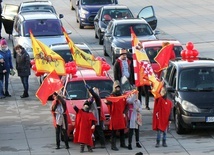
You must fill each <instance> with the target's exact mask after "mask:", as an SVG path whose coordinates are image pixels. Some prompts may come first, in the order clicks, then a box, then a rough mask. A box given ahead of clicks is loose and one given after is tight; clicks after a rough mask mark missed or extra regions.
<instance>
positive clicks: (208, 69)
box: [161, 58, 214, 134]
mask: <svg viewBox="0 0 214 155" xmlns="http://www.w3.org/2000/svg"><path fill="white" fill-rule="evenodd" d="M161 78H162V79H163V81H164V83H165V84H166V88H167V98H169V99H170V100H171V101H172V103H173V105H174V107H173V116H174V123H175V130H176V132H177V133H178V134H183V133H186V132H188V131H191V130H192V129H197V128H210V127H211V128H213V127H214V112H213V111H214V110H213V101H214V59H211V58H199V60H194V61H193V62H188V61H184V60H181V59H176V60H171V61H170V63H169V66H168V68H167V69H165V70H164V71H163V72H162V76H161Z"/></svg>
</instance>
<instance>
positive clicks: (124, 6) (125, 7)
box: [102, 5, 129, 9]
mask: <svg viewBox="0 0 214 155" xmlns="http://www.w3.org/2000/svg"><path fill="white" fill-rule="evenodd" d="M102 8H103V9H129V8H128V6H126V5H105V6H103V7H102Z"/></svg>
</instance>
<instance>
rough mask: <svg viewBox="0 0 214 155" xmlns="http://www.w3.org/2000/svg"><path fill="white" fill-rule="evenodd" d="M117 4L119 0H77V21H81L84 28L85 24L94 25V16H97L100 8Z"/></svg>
mask: <svg viewBox="0 0 214 155" xmlns="http://www.w3.org/2000/svg"><path fill="white" fill-rule="evenodd" d="M71 2H72V1H71ZM115 4H118V1H117V0H102V1H101V0H93V1H88V0H77V1H76V8H75V12H76V21H77V23H79V28H80V29H83V28H84V26H94V17H95V16H96V14H97V12H98V10H99V9H100V8H101V7H102V6H104V5H115ZM72 5H73V3H72Z"/></svg>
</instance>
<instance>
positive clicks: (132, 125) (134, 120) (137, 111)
mask: <svg viewBox="0 0 214 155" xmlns="http://www.w3.org/2000/svg"><path fill="white" fill-rule="evenodd" d="M126 101H127V103H128V120H129V126H128V127H129V136H128V149H129V150H132V136H133V134H134V132H135V140H136V147H138V148H141V147H142V146H141V145H140V141H139V126H141V125H142V103H141V102H140V100H139V99H138V91H134V92H133V93H132V94H131V95H130V96H129V97H128V98H127V99H126Z"/></svg>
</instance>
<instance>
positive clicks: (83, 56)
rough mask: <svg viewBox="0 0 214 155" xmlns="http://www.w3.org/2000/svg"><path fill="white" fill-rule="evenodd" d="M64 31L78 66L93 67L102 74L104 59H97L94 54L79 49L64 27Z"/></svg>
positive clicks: (99, 74)
mask: <svg viewBox="0 0 214 155" xmlns="http://www.w3.org/2000/svg"><path fill="white" fill-rule="evenodd" d="M62 31H63V33H64V35H65V38H66V40H67V43H68V45H69V47H70V50H71V54H72V56H73V59H74V61H75V62H76V64H77V66H79V67H83V68H89V69H93V70H94V71H95V72H96V74H97V75H98V76H101V75H102V61H101V60H96V59H95V57H94V56H93V55H92V54H88V53H86V52H84V51H82V50H81V49H79V48H78V47H77V46H76V45H75V44H74V43H73V41H72V40H71V39H70V37H69V36H68V34H67V33H66V31H65V29H64V28H63V27H62Z"/></svg>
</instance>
